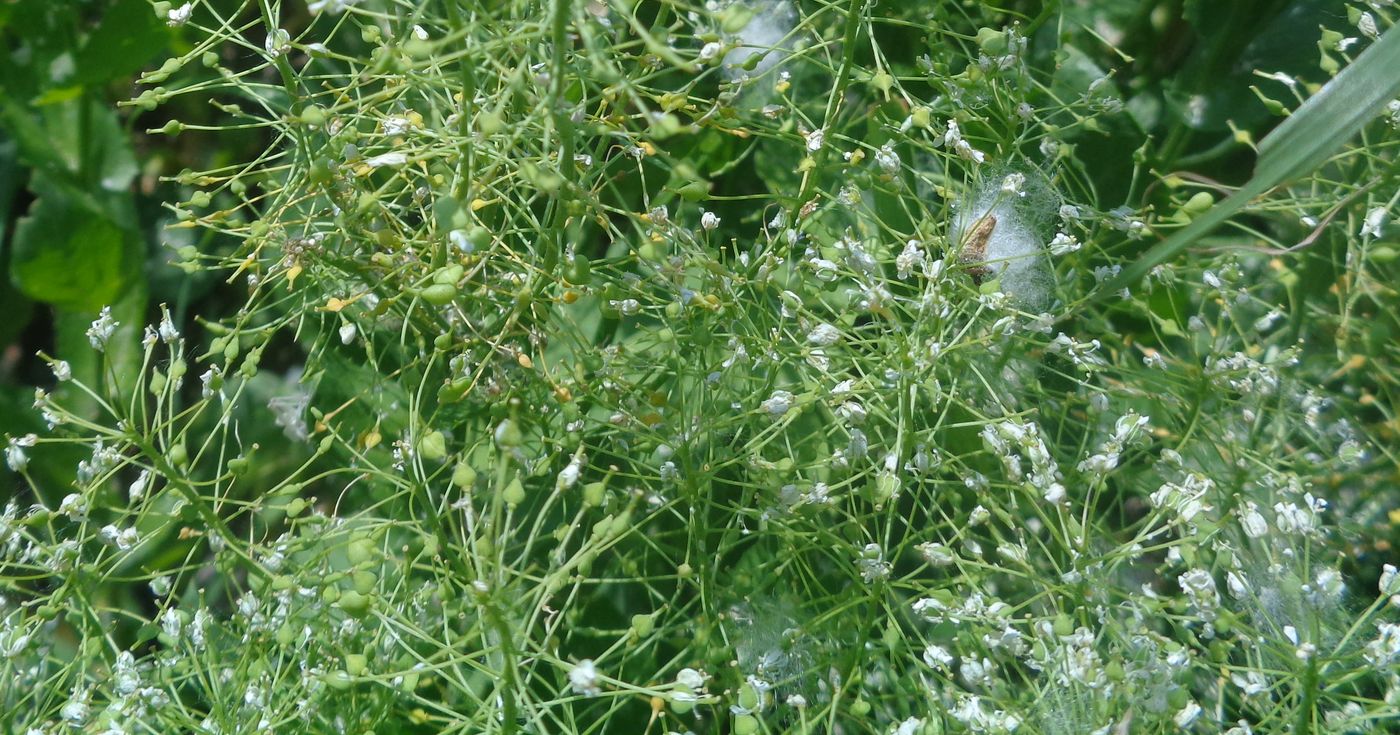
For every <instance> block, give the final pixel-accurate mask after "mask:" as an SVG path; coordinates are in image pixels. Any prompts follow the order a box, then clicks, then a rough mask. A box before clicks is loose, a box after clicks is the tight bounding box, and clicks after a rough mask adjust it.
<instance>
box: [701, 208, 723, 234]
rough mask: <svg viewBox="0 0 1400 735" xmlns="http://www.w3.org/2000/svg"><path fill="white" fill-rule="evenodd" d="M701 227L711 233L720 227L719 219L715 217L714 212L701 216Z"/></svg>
mask: <svg viewBox="0 0 1400 735" xmlns="http://www.w3.org/2000/svg"><path fill="white" fill-rule="evenodd" d="M700 226H701V227H702V228H704V229H705V231H706V232H709V231H710V230H713V229H715V228H716V227H719V217H717V216H715V213H714V212H705V213H704V214H702V215H700Z"/></svg>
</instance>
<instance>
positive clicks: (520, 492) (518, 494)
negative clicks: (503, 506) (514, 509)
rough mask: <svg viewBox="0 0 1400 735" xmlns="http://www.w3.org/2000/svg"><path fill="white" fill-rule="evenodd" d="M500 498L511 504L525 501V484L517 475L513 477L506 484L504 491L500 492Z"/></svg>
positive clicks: (514, 504)
mask: <svg viewBox="0 0 1400 735" xmlns="http://www.w3.org/2000/svg"><path fill="white" fill-rule="evenodd" d="M501 499H502V500H504V501H506V503H507V504H508V505H511V506H516V505H520V504H521V503H523V502H525V485H524V483H522V482H520V478H519V477H516V478H513V479H512V480H511V481H510V483H508V484H507V485H506V489H505V491H504V492H502V493H501Z"/></svg>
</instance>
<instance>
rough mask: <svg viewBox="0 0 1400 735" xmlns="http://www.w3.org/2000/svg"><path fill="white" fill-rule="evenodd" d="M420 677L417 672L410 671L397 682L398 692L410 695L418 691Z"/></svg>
mask: <svg viewBox="0 0 1400 735" xmlns="http://www.w3.org/2000/svg"><path fill="white" fill-rule="evenodd" d="M420 676H421V675H420V674H419V673H418V672H417V671H410V672H408V673H406V674H404V675H403V678H402V679H400V680H399V691H401V692H403V693H404V694H412V693H413V692H414V691H416V690H417V689H418V679H419V677H420Z"/></svg>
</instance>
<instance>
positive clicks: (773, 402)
mask: <svg viewBox="0 0 1400 735" xmlns="http://www.w3.org/2000/svg"><path fill="white" fill-rule="evenodd" d="M792 401H793V395H792V394H791V393H789V392H787V391H785V390H775V391H773V395H771V396H769V397H768V400H766V401H764V402H763V403H760V404H759V405H758V407H759V408H761V409H763V411H764V412H765V413H767V414H768V415H769V416H772V417H773V418H775V419H776V418H778V417H779V416H782V415H783V414H785V413H787V412H788V410H789V409H791V408H792Z"/></svg>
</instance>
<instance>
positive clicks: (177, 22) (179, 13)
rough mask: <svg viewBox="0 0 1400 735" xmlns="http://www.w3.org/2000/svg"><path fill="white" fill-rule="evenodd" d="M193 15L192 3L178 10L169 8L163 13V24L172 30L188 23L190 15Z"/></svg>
mask: <svg viewBox="0 0 1400 735" xmlns="http://www.w3.org/2000/svg"><path fill="white" fill-rule="evenodd" d="M192 13H194V3H185V4H184V5H181V6H180V7H178V8H171V9H170V10H167V11H166V12H165V24H166V25H168V26H170V27H171V28H174V27H176V26H182V25H184V24H185V23H188V22H189V20H190V15H191V14H192Z"/></svg>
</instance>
